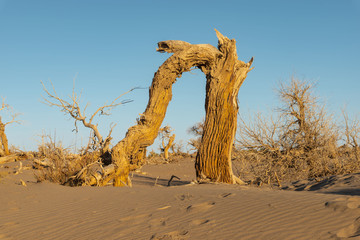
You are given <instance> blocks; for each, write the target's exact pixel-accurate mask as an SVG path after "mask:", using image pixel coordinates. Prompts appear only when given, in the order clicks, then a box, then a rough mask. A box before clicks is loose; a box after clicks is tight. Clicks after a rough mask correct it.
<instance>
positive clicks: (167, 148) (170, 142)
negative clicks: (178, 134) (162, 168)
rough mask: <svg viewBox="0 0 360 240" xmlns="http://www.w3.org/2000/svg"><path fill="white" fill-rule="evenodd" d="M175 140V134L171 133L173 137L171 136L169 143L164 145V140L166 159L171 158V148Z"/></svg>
mask: <svg viewBox="0 0 360 240" xmlns="http://www.w3.org/2000/svg"><path fill="white" fill-rule="evenodd" d="M174 140H175V134H173V135H171V137H170V138H169V142H168V143H167V145H166V146H164V142H163V148H164V158H165V159H166V160H169V149H170V147H171V146H172V145H173V143H174Z"/></svg>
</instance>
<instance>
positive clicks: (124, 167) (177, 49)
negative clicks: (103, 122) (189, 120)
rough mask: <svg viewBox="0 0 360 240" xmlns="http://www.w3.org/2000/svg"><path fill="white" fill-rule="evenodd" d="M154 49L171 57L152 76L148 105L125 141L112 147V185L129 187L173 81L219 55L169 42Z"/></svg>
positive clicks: (200, 47) (157, 126)
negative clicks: (134, 169)
mask: <svg viewBox="0 0 360 240" xmlns="http://www.w3.org/2000/svg"><path fill="white" fill-rule="evenodd" d="M158 46H159V48H158V49H157V51H159V52H168V53H174V54H173V55H172V56H171V57H170V58H168V59H167V60H166V61H165V62H164V63H163V64H162V65H161V66H160V67H159V69H158V71H157V72H156V73H155V76H154V78H153V82H152V85H151V87H150V90H149V102H148V105H147V107H146V110H145V112H144V113H143V114H142V115H141V117H140V119H138V121H137V122H138V123H137V125H135V126H133V127H130V128H129V130H128V132H127V133H126V136H125V138H124V139H123V140H121V141H120V142H119V143H118V144H116V145H115V146H114V147H113V148H112V160H113V163H114V164H115V165H116V172H115V177H114V186H123V185H125V184H129V178H128V174H129V171H130V169H131V168H132V166H135V167H136V166H138V165H140V164H141V163H142V162H143V158H144V154H143V152H144V149H146V147H148V146H150V145H151V144H153V142H154V140H155V138H156V137H157V135H158V132H159V129H160V126H161V124H162V122H163V120H164V117H165V113H166V109H167V106H168V104H169V102H170V100H171V98H172V84H173V83H175V82H176V79H177V78H179V77H181V75H182V73H183V72H187V71H190V69H191V68H192V67H200V66H205V65H212V64H213V63H214V62H215V59H216V58H217V57H218V55H220V52H219V51H218V50H217V49H216V48H215V47H213V46H211V45H208V44H200V45H192V44H190V43H187V42H183V41H176V40H171V41H164V42H159V43H158Z"/></svg>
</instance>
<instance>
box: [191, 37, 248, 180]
mask: <svg viewBox="0 0 360 240" xmlns="http://www.w3.org/2000/svg"><path fill="white" fill-rule="evenodd" d="M216 34H217V37H218V39H219V44H218V48H219V51H220V52H221V53H222V55H223V57H222V58H219V59H217V61H216V63H215V65H213V66H210V67H208V66H205V68H203V69H202V70H203V72H204V73H205V74H206V78H207V82H206V99H205V111H206V117H205V124H204V133H203V136H202V140H201V144H200V148H199V150H198V153H197V156H196V161H195V169H196V176H197V180H198V181H203V180H206V181H208V180H210V181H213V182H224V183H241V180H239V179H238V178H236V177H235V176H234V175H233V172H232V167H231V151H232V147H233V143H234V137H235V132H236V125H237V113H238V99H237V96H238V92H239V89H240V86H241V85H242V83H243V82H244V80H245V78H246V76H247V73H248V72H249V71H250V70H251V69H250V67H251V64H252V61H253V59H251V60H250V62H249V63H244V62H242V61H240V60H238V56H237V53H236V42H235V40H229V39H228V38H227V37H224V36H223V35H222V34H220V33H219V32H218V31H216Z"/></svg>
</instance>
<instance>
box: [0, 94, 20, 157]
mask: <svg viewBox="0 0 360 240" xmlns="http://www.w3.org/2000/svg"><path fill="white" fill-rule="evenodd" d="M5 110H7V111H8V112H10V113H9V115H10V120H9V121H8V122H5V123H3V122H2V118H1V116H0V157H2V156H7V155H9V154H10V151H9V146H8V139H7V137H6V134H5V128H6V126H7V125H9V124H12V123H20V121H18V120H16V118H17V117H18V116H19V113H13V111H12V108H11V106H10V105H8V104H6V103H5V99H4V98H3V99H2V104H1V107H0V112H1V111H5Z"/></svg>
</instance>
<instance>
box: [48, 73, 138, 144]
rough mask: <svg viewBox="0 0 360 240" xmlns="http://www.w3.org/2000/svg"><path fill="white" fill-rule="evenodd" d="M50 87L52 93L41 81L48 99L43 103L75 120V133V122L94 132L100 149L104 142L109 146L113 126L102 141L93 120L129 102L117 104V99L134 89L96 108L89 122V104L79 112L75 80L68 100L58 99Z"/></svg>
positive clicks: (124, 101) (79, 96)
mask: <svg viewBox="0 0 360 240" xmlns="http://www.w3.org/2000/svg"><path fill="white" fill-rule="evenodd" d="M50 83H51V86H52V92H50V91H49V90H48V89H47V88H46V87H45V84H44V83H43V82H42V81H41V84H42V86H43V90H44V91H45V93H46V94H47V96H48V98H45V97H43V100H44V101H43V103H44V104H46V105H48V106H50V107H57V108H60V111H62V112H64V113H65V114H69V115H70V116H71V117H72V118H73V119H74V120H75V123H74V125H75V129H74V130H75V131H77V129H78V128H77V121H80V122H82V124H83V125H84V126H85V127H87V128H90V129H91V130H92V131H93V132H94V135H95V136H94V137H95V138H96V139H97V140H95V139H94V142H97V143H99V144H100V146H101V148H102V147H104V144H105V142H106V144H107V146H108V145H109V144H110V140H111V137H110V135H111V133H112V130H113V128H114V127H115V126H112V127H111V130H110V132H109V135H108V137H107V138H106V139H105V141H104V139H103V136H102V135H101V134H100V132H99V130H98V125H97V124H94V123H93V120H94V118H95V117H96V116H101V115H110V111H111V110H112V109H113V108H115V107H117V106H119V105H122V104H126V103H129V102H131V100H123V101H120V102H119V99H120V98H121V97H123V96H124V95H125V94H128V93H129V92H131V91H133V90H134V89H136V88H133V89H130V90H129V91H127V92H125V93H123V94H121V95H120V96H118V97H117V98H115V99H114V100H113V101H112V102H111V103H110V104H107V105H103V106H101V107H99V108H97V110H95V112H94V113H93V114H92V115H91V116H90V118H89V120H87V117H86V114H85V111H86V109H87V107H88V106H89V105H90V104H89V103H87V104H86V105H85V107H84V109H83V110H81V107H80V99H81V94H77V93H76V92H75V79H74V85H73V90H72V94H71V95H69V98H70V99H69V100H65V99H63V98H61V97H59V95H58V94H57V92H56V90H55V87H54V85H53V84H52V82H51V81H50Z"/></svg>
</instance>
